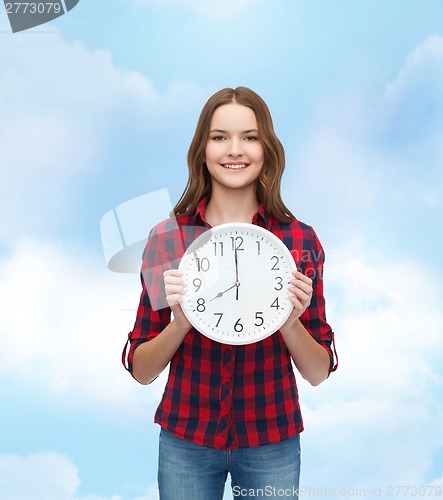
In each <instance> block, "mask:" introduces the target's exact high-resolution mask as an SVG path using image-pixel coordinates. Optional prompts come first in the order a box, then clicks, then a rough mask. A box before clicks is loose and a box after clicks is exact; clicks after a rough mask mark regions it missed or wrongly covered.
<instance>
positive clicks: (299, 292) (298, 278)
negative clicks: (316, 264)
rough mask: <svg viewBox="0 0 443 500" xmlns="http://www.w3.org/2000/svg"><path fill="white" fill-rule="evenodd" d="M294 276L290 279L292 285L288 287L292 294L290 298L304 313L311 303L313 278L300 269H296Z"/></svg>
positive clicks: (299, 310)
mask: <svg viewBox="0 0 443 500" xmlns="http://www.w3.org/2000/svg"><path fill="white" fill-rule="evenodd" d="M293 276H294V278H293V279H291V280H290V282H289V283H290V286H289V287H288V290H289V293H290V294H291V295H290V296H289V300H290V301H291V303H292V304H293V306H294V308H295V309H297V311H298V312H299V314H302V313H303V312H304V311H305V309H306V308H307V307H309V304H310V303H311V299H312V293H313V289H312V279H311V278H309V277H308V276H305V275H304V274H303V273H301V272H299V271H294V273H293Z"/></svg>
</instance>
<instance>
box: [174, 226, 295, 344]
mask: <svg viewBox="0 0 443 500" xmlns="http://www.w3.org/2000/svg"><path fill="white" fill-rule="evenodd" d="M179 269H180V271H182V272H183V279H184V282H185V286H186V295H185V297H184V301H183V303H182V309H183V312H184V314H185V316H186V317H187V318H188V320H189V321H190V323H191V324H192V325H193V326H194V327H195V328H196V329H197V330H198V331H199V332H201V333H203V334H204V335H206V336H207V337H209V338H211V339H213V340H216V341H217V342H222V343H225V344H250V343H253V342H257V341H259V340H263V339H264V338H266V337H268V336H269V335H272V334H273V333H275V332H276V331H277V330H278V329H279V328H280V327H281V326H282V325H283V323H284V322H285V321H286V320H287V319H288V317H289V315H290V313H291V311H292V309H293V306H292V304H291V302H290V301H289V299H288V296H289V292H288V286H289V280H290V279H291V278H292V272H293V271H294V270H295V269H296V266H295V262H294V259H293V257H292V255H291V253H290V252H289V250H288V249H287V247H286V246H285V245H284V243H283V242H282V241H281V240H280V239H279V238H277V237H276V236H275V235H274V234H272V233H271V232H270V231H267V230H266V229H263V228H262V227H260V226H256V225H253V224H246V223H229V224H221V225H219V226H216V227H214V228H212V229H210V230H208V231H206V232H205V233H203V234H202V235H200V236H199V237H198V238H197V239H196V240H195V241H194V242H193V243H192V244H191V245H190V246H189V248H188V249H187V251H186V253H185V254H184V256H183V258H182V260H181V262H180V265H179Z"/></svg>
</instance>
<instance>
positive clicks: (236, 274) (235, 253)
mask: <svg viewBox="0 0 443 500" xmlns="http://www.w3.org/2000/svg"><path fill="white" fill-rule="evenodd" d="M234 261H235V283H234V284H233V285H232V286H230V287H229V288H227V289H226V290H225V291H224V292H218V293H217V295H216V296H215V297H213V298H212V299H211V300H210V301H209V302H212V301H213V300H214V299H218V298H220V297H222V296H223V295H224V294H225V293H226V292H229V290H232V289H233V288H234V287H236V290H235V300H238V287H239V286H240V281H238V259H237V247H235V249H234Z"/></svg>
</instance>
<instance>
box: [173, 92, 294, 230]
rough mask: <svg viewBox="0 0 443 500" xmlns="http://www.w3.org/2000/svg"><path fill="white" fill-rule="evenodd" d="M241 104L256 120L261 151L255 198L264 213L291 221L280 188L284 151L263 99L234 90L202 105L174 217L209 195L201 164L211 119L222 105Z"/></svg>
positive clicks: (185, 213) (206, 171)
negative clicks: (186, 181)
mask: <svg viewBox="0 0 443 500" xmlns="http://www.w3.org/2000/svg"><path fill="white" fill-rule="evenodd" d="M231 103H236V104H241V105H243V106H248V107H249V108H251V109H252V110H253V111H254V113H255V116H256V119H257V126H258V135H259V138H260V141H261V143H262V144H263V149H264V163H263V168H262V170H261V172H260V176H259V178H258V179H257V183H256V196H257V199H258V201H259V202H260V203H263V206H264V208H265V210H266V212H267V213H268V214H270V215H273V216H274V217H276V218H277V219H279V220H280V221H283V222H292V221H293V220H294V219H295V217H294V216H293V215H292V213H291V212H290V211H289V209H288V208H287V207H286V206H285V204H284V203H283V200H282V199H281V195H280V185H281V178H282V175H283V171H284V168H285V150H284V148H283V145H282V144H281V142H280V141H279V139H278V137H277V136H276V135H275V132H274V126H273V123H272V118H271V113H270V112H269V109H268V106H267V105H266V103H265V102H264V101H263V99H262V98H261V97H260V96H259V95H258V94H256V93H255V92H254V91H252V90H251V89H248V88H246V87H237V88H236V89H231V88H226V89H222V90H219V91H218V92H216V93H215V94H214V95H213V96H211V97H210V98H209V100H208V101H207V103H206V104H205V105H204V107H203V109H202V111H201V113H200V117H199V119H198V122H197V127H196V130H195V134H194V137H193V139H192V142H191V145H190V147H189V151H188V169H189V177H188V183H187V184H186V188H185V190H184V192H183V194H182V196H181V198H180V200H179V201H178V203H177V205H176V206H175V207H174V210H173V213H174V214H175V215H176V216H180V215H189V214H191V213H193V212H194V211H195V208H196V206H197V204H198V203H199V201H200V200H202V199H203V198H205V197H206V196H209V195H210V194H211V187H212V183H211V176H210V175H209V172H208V169H207V166H206V163H205V149H206V144H207V142H208V139H209V130H210V126H211V120H212V115H213V114H214V112H215V110H216V109H217V108H218V107H219V106H223V105H224V104H231Z"/></svg>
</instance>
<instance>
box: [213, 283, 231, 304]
mask: <svg viewBox="0 0 443 500" xmlns="http://www.w3.org/2000/svg"><path fill="white" fill-rule="evenodd" d="M235 286H237V283H234V284H233V285H232V286H230V287H229V288H227V289H226V290H225V291H224V292H218V293H217V295H216V296H215V297H213V298H212V299H211V300H210V301H209V302H212V301H213V300H214V299H218V298H219V297H222V296H223V295H224V294H225V293H226V292H229V290H231V289H232V288H234V287H235Z"/></svg>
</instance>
